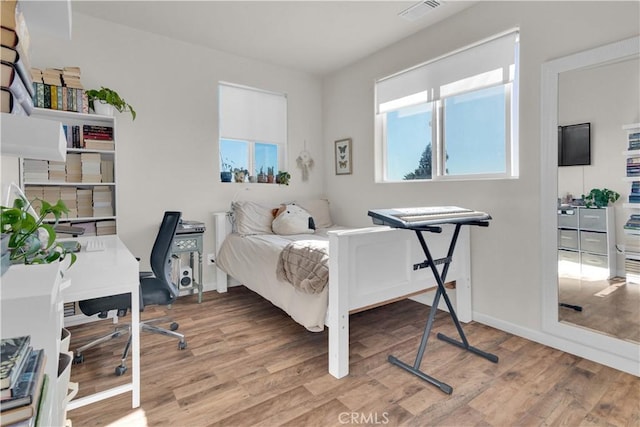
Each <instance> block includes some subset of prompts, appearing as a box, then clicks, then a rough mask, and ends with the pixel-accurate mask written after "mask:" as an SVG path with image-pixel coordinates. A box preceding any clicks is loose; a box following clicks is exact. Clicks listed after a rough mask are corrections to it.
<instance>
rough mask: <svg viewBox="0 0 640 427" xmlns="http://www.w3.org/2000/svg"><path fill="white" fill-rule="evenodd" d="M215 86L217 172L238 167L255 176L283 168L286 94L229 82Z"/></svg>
mask: <svg viewBox="0 0 640 427" xmlns="http://www.w3.org/2000/svg"><path fill="white" fill-rule="evenodd" d="M218 90H219V103H220V108H219V111H220V117H219V120H220V122H219V123H220V135H219V147H220V172H229V171H231V172H234V171H236V170H239V171H246V174H247V175H250V176H258V175H259V174H260V173H261V172H263V173H265V174H266V173H267V172H268V171H270V170H273V172H274V174H276V173H277V172H278V170H279V169H284V168H285V167H284V165H285V161H286V158H285V153H286V151H287V150H286V146H287V98H286V96H285V95H284V94H279V93H274V92H267V91H263V90H260V89H254V88H248V87H245V86H238V85H233V84H229V83H220V84H219V85H218ZM222 179H223V177H222V174H221V180H222Z"/></svg>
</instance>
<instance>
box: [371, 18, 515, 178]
mask: <svg viewBox="0 0 640 427" xmlns="http://www.w3.org/2000/svg"><path fill="white" fill-rule="evenodd" d="M511 34H515V40H516V44H515V58H514V65H513V66H512V67H511V68H510V73H511V74H510V81H506V82H505V81H493V82H491V81H489V83H488V84H485V85H481V86H480V87H477V88H473V89H471V90H466V91H460V92H454V93H451V94H447V96H440V89H442V88H443V87H444V86H442V87H440V88H438V90H425V91H423V92H418V93H414V94H410V95H408V96H404V97H403V98H401V99H398V100H391V101H387V102H385V103H382V102H381V103H379V101H378V99H377V98H378V86H377V85H378V83H379V82H382V81H384V80H386V79H389V78H394V77H395V76H401V75H403V74H404V73H407V75H408V76H409V79H410V81H409V86H413V87H419V85H416V84H415V82H416V79H415V78H414V77H413V75H415V74H418V73H419V72H420V67H424V66H428V65H429V64H432V63H435V62H437V61H440V60H442V59H447V58H449V57H453V56H454V55H457V54H459V53H461V52H463V53H464V52H465V51H472V50H473V49H475V48H476V47H482V46H483V45H484V44H486V43H488V42H491V41H492V40H497V39H500V38H502V37H505V36H507V37H509V36H510V35H511ZM518 39H519V30H518V29H512V30H509V31H505V32H503V33H501V34H498V35H495V36H493V37H490V38H488V39H485V40H482V41H480V42H478V43H475V44H473V45H471V46H467V47H465V48H462V49H459V50H457V51H455V52H452V53H449V54H447V55H444V56H442V57H439V58H436V59H434V60H432V61H428V62H426V63H423V64H419V65H417V66H414V67H411V68H409V69H407V70H403V71H401V72H399V73H396V74H394V75H392V76H389V77H385V78H383V79H380V80H378V81H377V82H376V102H375V104H374V114H375V181H376V182H381V183H398V182H402V183H408V182H425V181H426V182H429V181H451V180H458V181H459V180H465V181H466V180H483V179H514V178H518V177H519V155H518V153H519V148H518V145H519V141H518V110H519V102H518V93H519V91H518V80H519V71H518V63H519V58H518V56H519V55H518V46H519V40H518ZM484 74H487V75H490V73H484ZM474 77H475V76H474ZM496 86H504V87H505V102H504V105H505V130H504V131H505V147H504V150H505V151H504V153H505V172H504V173H478V174H456V175H454V174H446V173H445V168H446V165H445V154H444V151H445V149H444V147H445V146H446V141H445V140H444V138H445V135H444V112H443V108H444V100H445V99H447V98H449V97H451V96H456V95H461V94H464V93H471V92H474V91H477V90H482V89H487V88H490V87H496ZM409 92H411V91H407V93H409ZM413 92H415V90H413ZM434 92H437V93H434ZM383 97H384V96H383ZM387 98H389V96H388V94H387ZM383 101H385V99H383ZM430 101H431V102H433V106H432V117H431V122H432V126H431V130H432V137H431V141H432V144H431V150H432V152H431V159H432V171H431V178H430V179H416V180H389V179H388V174H387V160H388V159H387V132H386V129H387V122H386V120H387V118H386V115H387V112H389V111H393V110H397V109H400V108H402V107H404V106H410V105H415V104H421V103H427V102H430Z"/></svg>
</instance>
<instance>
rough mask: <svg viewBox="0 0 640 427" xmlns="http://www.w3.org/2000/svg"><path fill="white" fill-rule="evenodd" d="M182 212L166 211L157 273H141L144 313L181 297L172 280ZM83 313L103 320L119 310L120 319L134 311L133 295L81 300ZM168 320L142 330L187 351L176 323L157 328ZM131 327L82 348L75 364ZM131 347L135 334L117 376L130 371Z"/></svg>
mask: <svg viewBox="0 0 640 427" xmlns="http://www.w3.org/2000/svg"><path fill="white" fill-rule="evenodd" d="M181 215H182V213H181V212H171V211H168V212H165V213H164V218H163V219H162V223H161V224H160V230H159V231H158V235H157V237H156V240H155V243H154V244H153V249H152V250H151V260H150V262H151V269H152V270H153V272H140V311H143V310H144V307H145V306H148V305H170V304H172V303H173V302H174V301H175V300H176V298H177V297H178V287H177V285H176V284H174V283H172V281H171V271H172V269H171V260H172V256H171V245H172V244H173V237H174V236H175V234H176V228H177V227H178V223H179V221H180V216H181ZM78 305H79V306H80V310H81V311H82V313H83V314H85V315H86V316H93V315H94V314H97V315H98V317H100V318H103V319H104V318H106V317H107V316H108V312H109V311H111V310H117V312H118V316H124V315H126V314H127V310H128V309H130V308H131V295H130V294H128V293H127V294H120V295H112V296H107V297H102V298H94V299H90V300H84V301H80V302H79V303H78ZM168 320H169V319H168V318H166V317H162V318H157V319H151V320H145V321H141V322H140V329H141V331H147V332H152V333H156V334H161V335H166V336H170V337H174V338H177V339H178V340H179V342H178V348H179V349H180V350H183V349H185V348H187V342H186V341H185V338H184V335H183V334H181V333H178V332H176V330H177V329H178V324H177V323H176V322H172V323H171V326H170V330H168V329H163V328H160V327H158V326H154V325H153V324H154V323H158V322H162V321H168ZM129 329H130V325H124V326H118V327H116V329H115V330H114V331H113V332H112V333H110V334H109V335H106V336H104V337H101V338H98V339H96V340H94V341H92V342H90V343H88V344H85V345H83V346H82V347H79V348H78V349H76V351H75V355H74V358H73V363H76V364H77V363H82V362H83V361H84V355H83V353H84V351H85V350H87V349H89V348H92V347H95V346H96V345H99V344H101V343H103V342H105V341H108V340H110V339H112V338H117V337H119V336H120V335H122V334H123V333H125V332H127V333H128V332H129ZM130 347H131V335H129V339H128V341H127V344H126V346H125V349H124V352H123V354H122V362H121V364H120V366H118V367H116V375H122V374H124V373H125V372H126V371H127V366H126V364H125V363H126V359H127V356H128V354H129V348H130Z"/></svg>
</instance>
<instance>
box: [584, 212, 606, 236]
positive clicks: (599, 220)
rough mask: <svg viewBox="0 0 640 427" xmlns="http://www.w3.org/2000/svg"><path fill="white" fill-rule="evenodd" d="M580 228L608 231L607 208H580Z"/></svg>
mask: <svg viewBox="0 0 640 427" xmlns="http://www.w3.org/2000/svg"><path fill="white" fill-rule="evenodd" d="M580 228H581V229H583V230H585V229H586V230H594V231H607V211H606V209H580Z"/></svg>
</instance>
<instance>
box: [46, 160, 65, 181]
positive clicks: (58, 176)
mask: <svg viewBox="0 0 640 427" xmlns="http://www.w3.org/2000/svg"><path fill="white" fill-rule="evenodd" d="M66 179H67V168H66V164H65V162H56V161H52V160H49V182H65V181H66Z"/></svg>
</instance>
